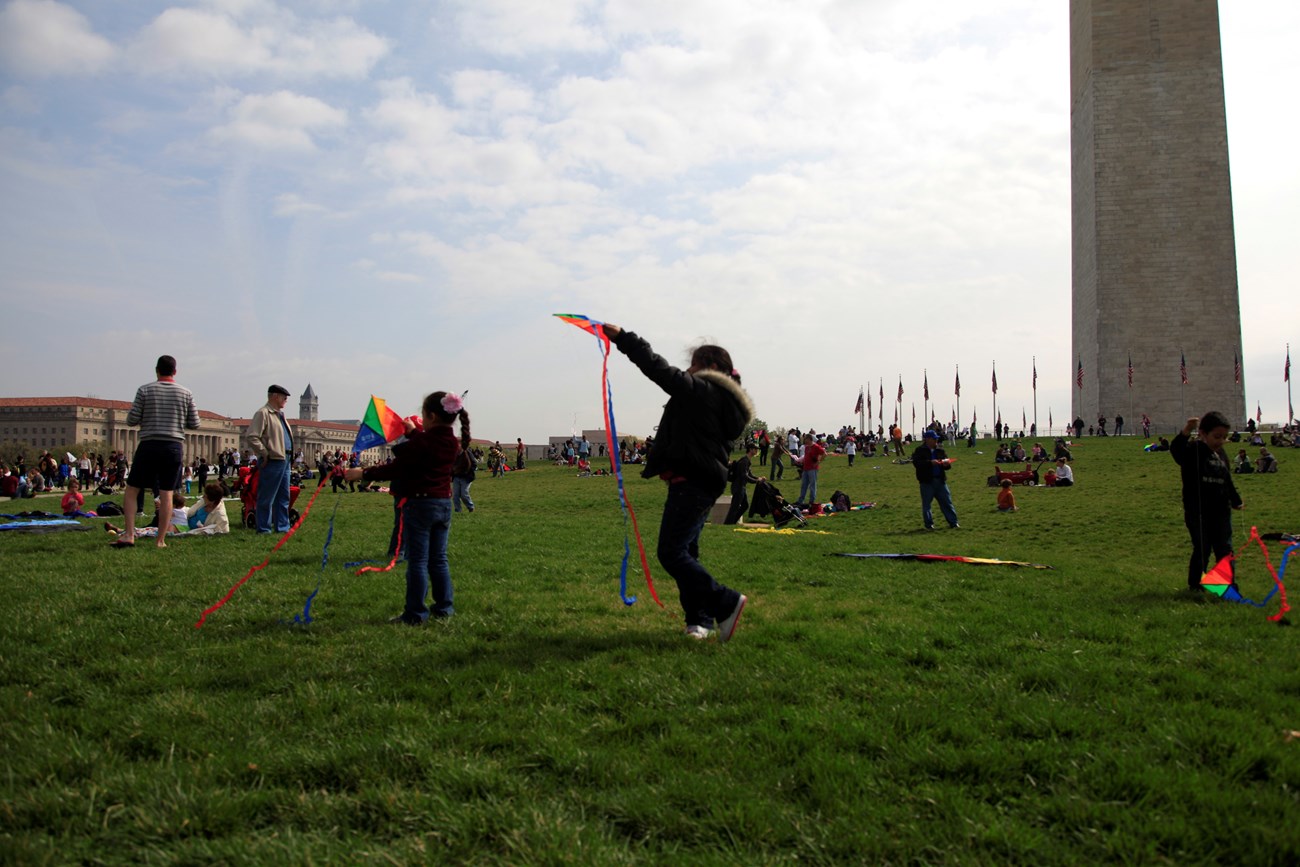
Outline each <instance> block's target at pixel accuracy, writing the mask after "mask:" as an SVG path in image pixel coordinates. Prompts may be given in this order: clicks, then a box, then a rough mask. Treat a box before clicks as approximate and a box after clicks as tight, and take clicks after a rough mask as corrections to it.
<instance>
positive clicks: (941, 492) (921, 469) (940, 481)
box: [912, 428, 961, 530]
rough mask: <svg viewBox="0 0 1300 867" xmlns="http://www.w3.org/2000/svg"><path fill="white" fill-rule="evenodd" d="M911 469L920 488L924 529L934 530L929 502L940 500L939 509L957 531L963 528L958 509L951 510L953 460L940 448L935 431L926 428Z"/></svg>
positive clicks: (913, 455)
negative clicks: (950, 469) (913, 469)
mask: <svg viewBox="0 0 1300 867" xmlns="http://www.w3.org/2000/svg"><path fill="white" fill-rule="evenodd" d="M912 466H913V467H914V468H915V469H916V480H917V482H919V483H920V485H921V518H922V519H923V520H924V521H925V529H927V530H933V529H934V515H933V514H932V513H931V512H930V503H931V502H932V501H934V500H938V501H939V509H940V510H941V511H942V512H943V516H944V518H945V519H947V521H948V526H950V527H952V528H953V529H954V530H956V529H958V528H959V527H960V526H961V525H960V524H958V523H957V510H956V509H954V508H953V507H952V494H951V493H950V492H949V491H948V468H949V467H950V466H952V461H951V460H949V459H948V455H947V453H946V452H945V451H944V450H943V449H941V448H939V435H938V434H937V433H935V432H934V429H933V428H926V429H925V433H924V434H923V435H922V438H921V444H920V445H919V446H917V447H916V451H914V452H912Z"/></svg>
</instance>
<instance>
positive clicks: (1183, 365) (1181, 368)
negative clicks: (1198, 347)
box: [1178, 352, 1187, 385]
mask: <svg viewBox="0 0 1300 867" xmlns="http://www.w3.org/2000/svg"><path fill="white" fill-rule="evenodd" d="M1179 358H1180V361H1179V362H1178V374H1179V375H1180V376H1181V377H1182V378H1183V385H1187V355H1186V354H1185V353H1181V352H1180V353H1179Z"/></svg>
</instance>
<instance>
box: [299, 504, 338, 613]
mask: <svg viewBox="0 0 1300 867" xmlns="http://www.w3.org/2000/svg"><path fill="white" fill-rule="evenodd" d="M341 502H343V492H342V491H339V492H338V493H337V494H335V495H334V511H332V512H330V528H329V531H328V532H326V534H325V547H324V548H322V549H321V555H320V574H319V575H317V576H316V589H315V590H313V591H311V593H310V594H309V595H308V596H307V601H306V602H305V603H304V604H303V606H302V614H295V615H294V616H293V622H294V623H301V624H302V625H303V626H306V625H307V624H308V623H311V621H312V617H311V604H312V602H314V601H316V594H317V593H319V592H320V582H321V579H322V578H323V577H324V576H325V567H326V566H327V565H329V562H330V542H333V541H334V517H335V516H336V515H337V514H338V513H339V503H341Z"/></svg>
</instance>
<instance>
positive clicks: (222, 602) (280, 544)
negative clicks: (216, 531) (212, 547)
mask: <svg viewBox="0 0 1300 867" xmlns="http://www.w3.org/2000/svg"><path fill="white" fill-rule="evenodd" d="M324 489H325V480H324V479H321V483H320V484H318V485H317V486H316V493H314V494H312V495H311V499H310V500H309V501H308V502H307V507H306V508H305V509H303V510H302V514H301V515H299V516H298V521H297V522H296V523H295V524H294V525H293V526H292V527H290V528H289V530H288V532H286V533H285V534H284V535H283V536H281V537H280V541H278V542H276V543H275V547H273V548H272V549H271V553H270V554H267V555H266V559H265V560H263V561H262V562H261V563H258V564H257V565H256V566H254V567H253V568H252V569H249V570H248V571H247V572H246V573H244V577H243V578H240V579H239V580H238V581H236V582H235V585H234V586H233V587H231V588H230V589H229V590H227V591H226V595H225V596H223V597H221V599H219V600H218V601H217V602H216V603H215V604H214V605H212V606H210V607H208V608H207V609H205V610H204V612H203V614H202V615H200V617H199V620H198V622H197V623H195V624H194V628H195V629H200V628H202V626H203V624H204V623H205V622H207V619H208V615H209V614H211V613H212V612H214V611H216V610H217V609H218V608H220V607H221V606H223V605H225V604H226V603H227V602H229V601H230V598H231V597H232V596H234V595H235V591H236V590H238V589H239V588H240V587H243V586H244V582H246V581H247V580H248V579H249V578H252V577H253V573H254V572H260V571H261V570H263V569H265V568H266V566H267V564H268V563H270V562H271V557H272V556H273V555H274V554H275V552H276V551H279V550H280V548H281V547H283V546H284V543H285V542H288V541H289V539H291V538H292V537H293V534H294V533H297V532H298V528H299V527H301V526H302V522H303V521H305V520H307V516H308V515H309V514H311V507H312V506H314V505H315V504H316V498H317V497H319V496H320V492H321V491H322V490H324Z"/></svg>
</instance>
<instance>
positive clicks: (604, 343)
mask: <svg viewBox="0 0 1300 867" xmlns="http://www.w3.org/2000/svg"><path fill="white" fill-rule="evenodd" d="M596 341H597V342H598V343H599V344H600V350H601V365H600V392H601V393H600V397H601V403H602V407H601V409H602V410H603V411H604V414H605V443H606V444H605V450H606V451H607V452H608V453H609V456H610V457H609V461H610V466H611V468H612V469H613V470H614V478H615V479H616V480H617V481H618V502H619V505H620V506H622V507H623V521H624V530H623V564H622V567H621V569H620V570H619V578H618V593H619V596H620V597H622V599H623V604H624V605H631V604H633V603H634V602H636V597H635V596H629V595H628V594H627V561H628V559H629V558H630V556H631V553H632V551H631V546H630V545H629V544H628V539H627V529H626V525H627V520H628V519H629V518H630V519H631V521H632V535H633V537H635V539H636V550H637V553H638V554H639V555H640V557H641V571H642V572H643V573H644V574H645V583H646V589H647V590H649V592H650V598H651V599H653V600H654V601H655V604H656V605H658V606H659V607H660V608H663V607H664V604H663V603H662V602H660V601H659V594H658V593H656V592H655V584H654V581H653V580H652V579H651V578H650V563H649V561H647V560H646V556H645V543H644V542H642V541H641V528H640V527H639V526H638V525H637V520H636V510H634V509H633V508H632V501H631V500H629V499H628V496H627V486H626V485H625V484H624V483H623V460H622V455H621V454H620V453H619V449H618V423H617V422H616V421H615V420H614V393H613V391H612V390H611V388H610V385H609V336H608V335H606V334H605V330H604V329H603V328H602V329H600V333H599V334H598V335H597V337H596Z"/></svg>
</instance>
